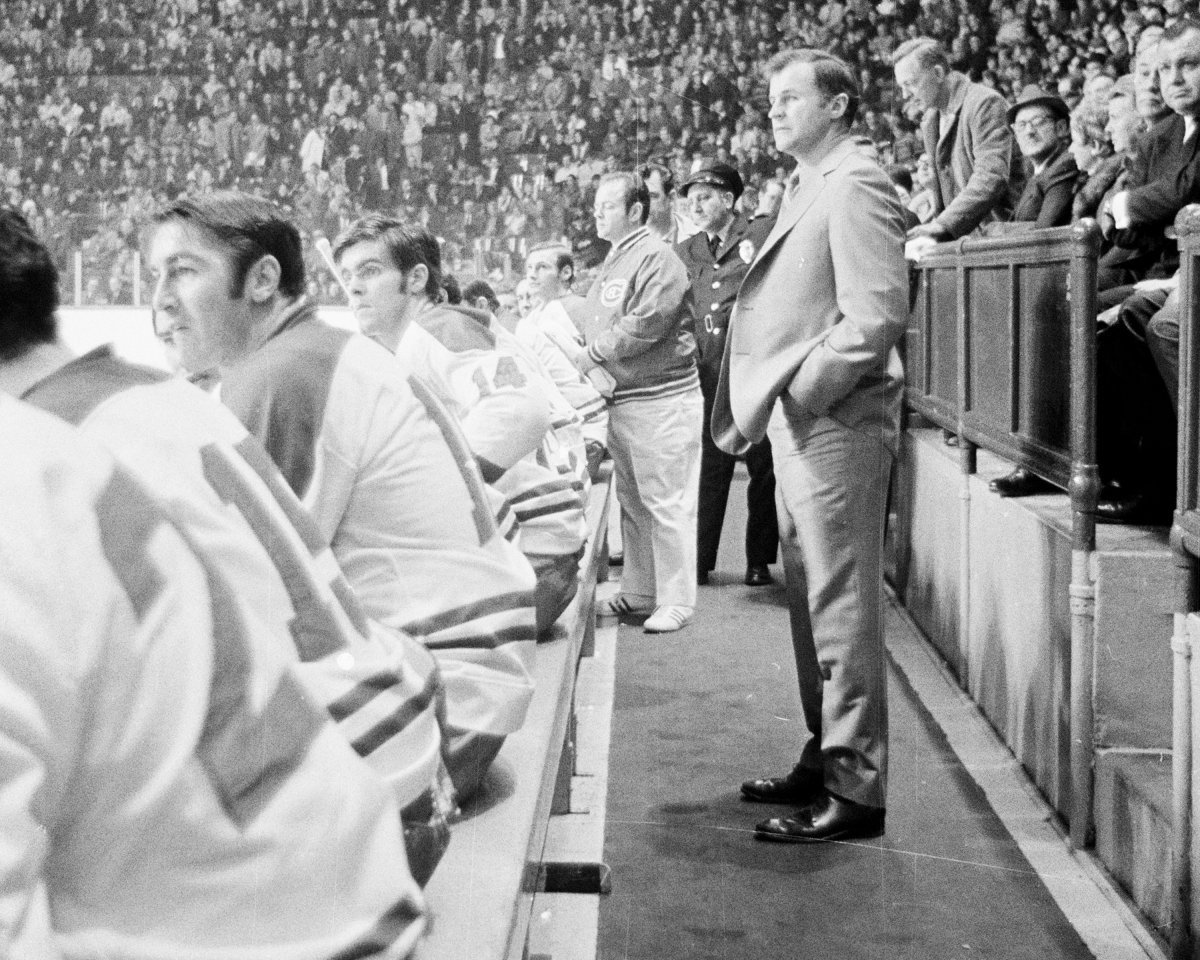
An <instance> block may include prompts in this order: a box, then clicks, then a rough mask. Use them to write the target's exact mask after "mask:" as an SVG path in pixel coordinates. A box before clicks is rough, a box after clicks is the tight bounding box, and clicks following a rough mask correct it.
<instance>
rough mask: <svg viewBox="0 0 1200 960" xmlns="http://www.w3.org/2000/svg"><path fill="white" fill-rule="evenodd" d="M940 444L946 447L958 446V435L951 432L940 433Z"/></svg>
mask: <svg viewBox="0 0 1200 960" xmlns="http://www.w3.org/2000/svg"><path fill="white" fill-rule="evenodd" d="M942 443H944V444H945V445H946V446H948V447H957V446H958V434H957V433H955V432H954V431H953V430H943V431H942Z"/></svg>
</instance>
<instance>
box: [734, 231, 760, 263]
mask: <svg viewBox="0 0 1200 960" xmlns="http://www.w3.org/2000/svg"><path fill="white" fill-rule="evenodd" d="M756 253H758V248H757V247H755V246H754V241H753V240H751V239H749V238H748V237H747V238H746V239H745V240H743V241H742V242H741V243H739V244H738V256H739V257H741V258H742V263H753V262H754V255H755V254H756Z"/></svg>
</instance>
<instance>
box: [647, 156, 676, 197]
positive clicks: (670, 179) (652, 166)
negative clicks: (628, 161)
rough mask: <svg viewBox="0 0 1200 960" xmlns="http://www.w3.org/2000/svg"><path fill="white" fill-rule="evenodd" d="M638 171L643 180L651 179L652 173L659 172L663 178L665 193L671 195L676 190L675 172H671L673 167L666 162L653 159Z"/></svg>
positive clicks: (661, 178) (660, 177)
mask: <svg viewBox="0 0 1200 960" xmlns="http://www.w3.org/2000/svg"><path fill="white" fill-rule="evenodd" d="M638 173H639V175H640V176H641V178H642V179H643V180H649V179H650V174H652V173H657V174H658V176H659V179H660V180H662V188H663V194H664V195H665V196H668V197H669V196H670V195H671V194H673V193H674V192H675V174H673V173H672V172H671V168H670V167H668V166H667V165H666V164H665V163H659V162H658V161H657V160H651V161H650V162H649V163H648V164H646V165H645V166H644V167H642V169H641V170H639V171H638Z"/></svg>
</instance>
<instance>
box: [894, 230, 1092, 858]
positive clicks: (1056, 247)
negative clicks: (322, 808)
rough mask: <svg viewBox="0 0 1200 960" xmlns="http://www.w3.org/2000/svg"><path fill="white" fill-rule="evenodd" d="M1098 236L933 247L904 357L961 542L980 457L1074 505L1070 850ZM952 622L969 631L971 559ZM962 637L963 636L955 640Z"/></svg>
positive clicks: (1081, 805)
mask: <svg viewBox="0 0 1200 960" xmlns="http://www.w3.org/2000/svg"><path fill="white" fill-rule="evenodd" d="M1099 252H1100V230H1099V228H1098V226H1097V225H1096V223H1095V222H1094V221H1091V220H1084V221H1082V222H1080V223H1079V224H1076V225H1075V226H1072V227H1061V228H1054V229H1050V230H1035V231H1030V232H1029V233H1025V234H1018V235H1013V236H1008V237H1003V238H980V239H964V240H960V241H957V242H954V243H944V244H939V245H938V246H937V247H935V248H934V249H933V250H932V251H931V252H930V253H929V254H928V255H926V256H925V257H923V258H922V259H921V260H920V262H919V263H918V264H917V266H916V268H915V269H916V272H917V278H918V285H917V296H916V303H915V306H914V309H913V311H912V315H911V322H910V325H909V331H908V338H907V342H906V347H907V358H906V359H907V375H908V386H907V388H906V400H907V403H908V406H909V408H910V409H911V410H913V411H915V412H916V413H918V414H920V415H921V416H923V417H925V418H926V419H928V420H930V421H932V422H933V423H934V424H936V425H938V426H940V427H942V428H943V429H945V430H948V431H952V432H953V433H955V434H957V436H958V447H959V463H960V467H961V470H962V474H963V482H962V490H961V495H960V527H961V536H962V537H963V540H962V542H963V543H967V542H968V538H969V532H970V498H971V492H970V483H969V482H968V481H969V477H970V476H971V475H972V474H974V473H975V471H976V450H977V448H978V447H982V448H984V449H985V450H990V451H992V452H994V453H997V454H999V455H1000V456H1002V457H1004V458H1005V459H1008V460H1011V461H1012V462H1013V463H1014V464H1016V465H1017V466H1020V467H1024V468H1025V469H1027V470H1030V471H1032V472H1033V473H1036V474H1038V475H1039V476H1042V477H1044V478H1045V479H1047V480H1049V481H1050V482H1051V483H1054V484H1057V485H1058V486H1060V487H1062V488H1063V489H1064V490H1067V491H1068V492H1069V494H1070V497H1071V507H1072V533H1071V584H1070V598H1069V603H1070V609H1071V680H1070V691H1071V693H1070V701H1071V710H1070V743H1071V813H1070V821H1071V842H1072V844H1073V845H1074V846H1075V847H1077V848H1082V847H1087V846H1090V845H1092V843H1093V842H1094V825H1093V812H1092V806H1093V791H1094V784H1093V766H1094V749H1093V705H1092V693H1093V689H1092V688H1093V680H1092V669H1093V657H1094V651H1093V644H1094V638H1093V621H1094V615H1095V609H1094V607H1095V588H1094V584H1093V581H1092V577H1091V557H1092V553H1093V551H1094V550H1095V545H1096V525H1095V511H1096V500H1097V496H1098V493H1099V485H1100V484H1099V475H1098V471H1097V466H1096V430H1095V410H1096V269H1097V262H1098V259H1099ZM959 605H960V609H959V614H960V617H959V623H960V624H963V625H965V624H968V623H970V613H971V607H970V569H969V553H968V551H966V550H963V551H962V553H961V558H960V570H959ZM964 629H965V627H964Z"/></svg>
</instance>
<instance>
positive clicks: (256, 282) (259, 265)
mask: <svg viewBox="0 0 1200 960" xmlns="http://www.w3.org/2000/svg"><path fill="white" fill-rule="evenodd" d="M282 274H283V271H282V269H281V268H280V266H279V261H278V260H276V259H275V258H274V257H273V256H272V255H271V254H269V253H268V254H266V255H265V256H262V257H259V258H258V260H256V261H255V262H254V263H252V264H251V265H250V270H249V271H248V272H247V273H246V283H245V285H244V287H243V294H244V296H246V297H248V298H249V299H250V300H251V301H252V302H254V303H266V302H267V301H268V300H270V299H271V297H273V296H275V294H276V293H278V292H279V280H280V277H281V276H282Z"/></svg>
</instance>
